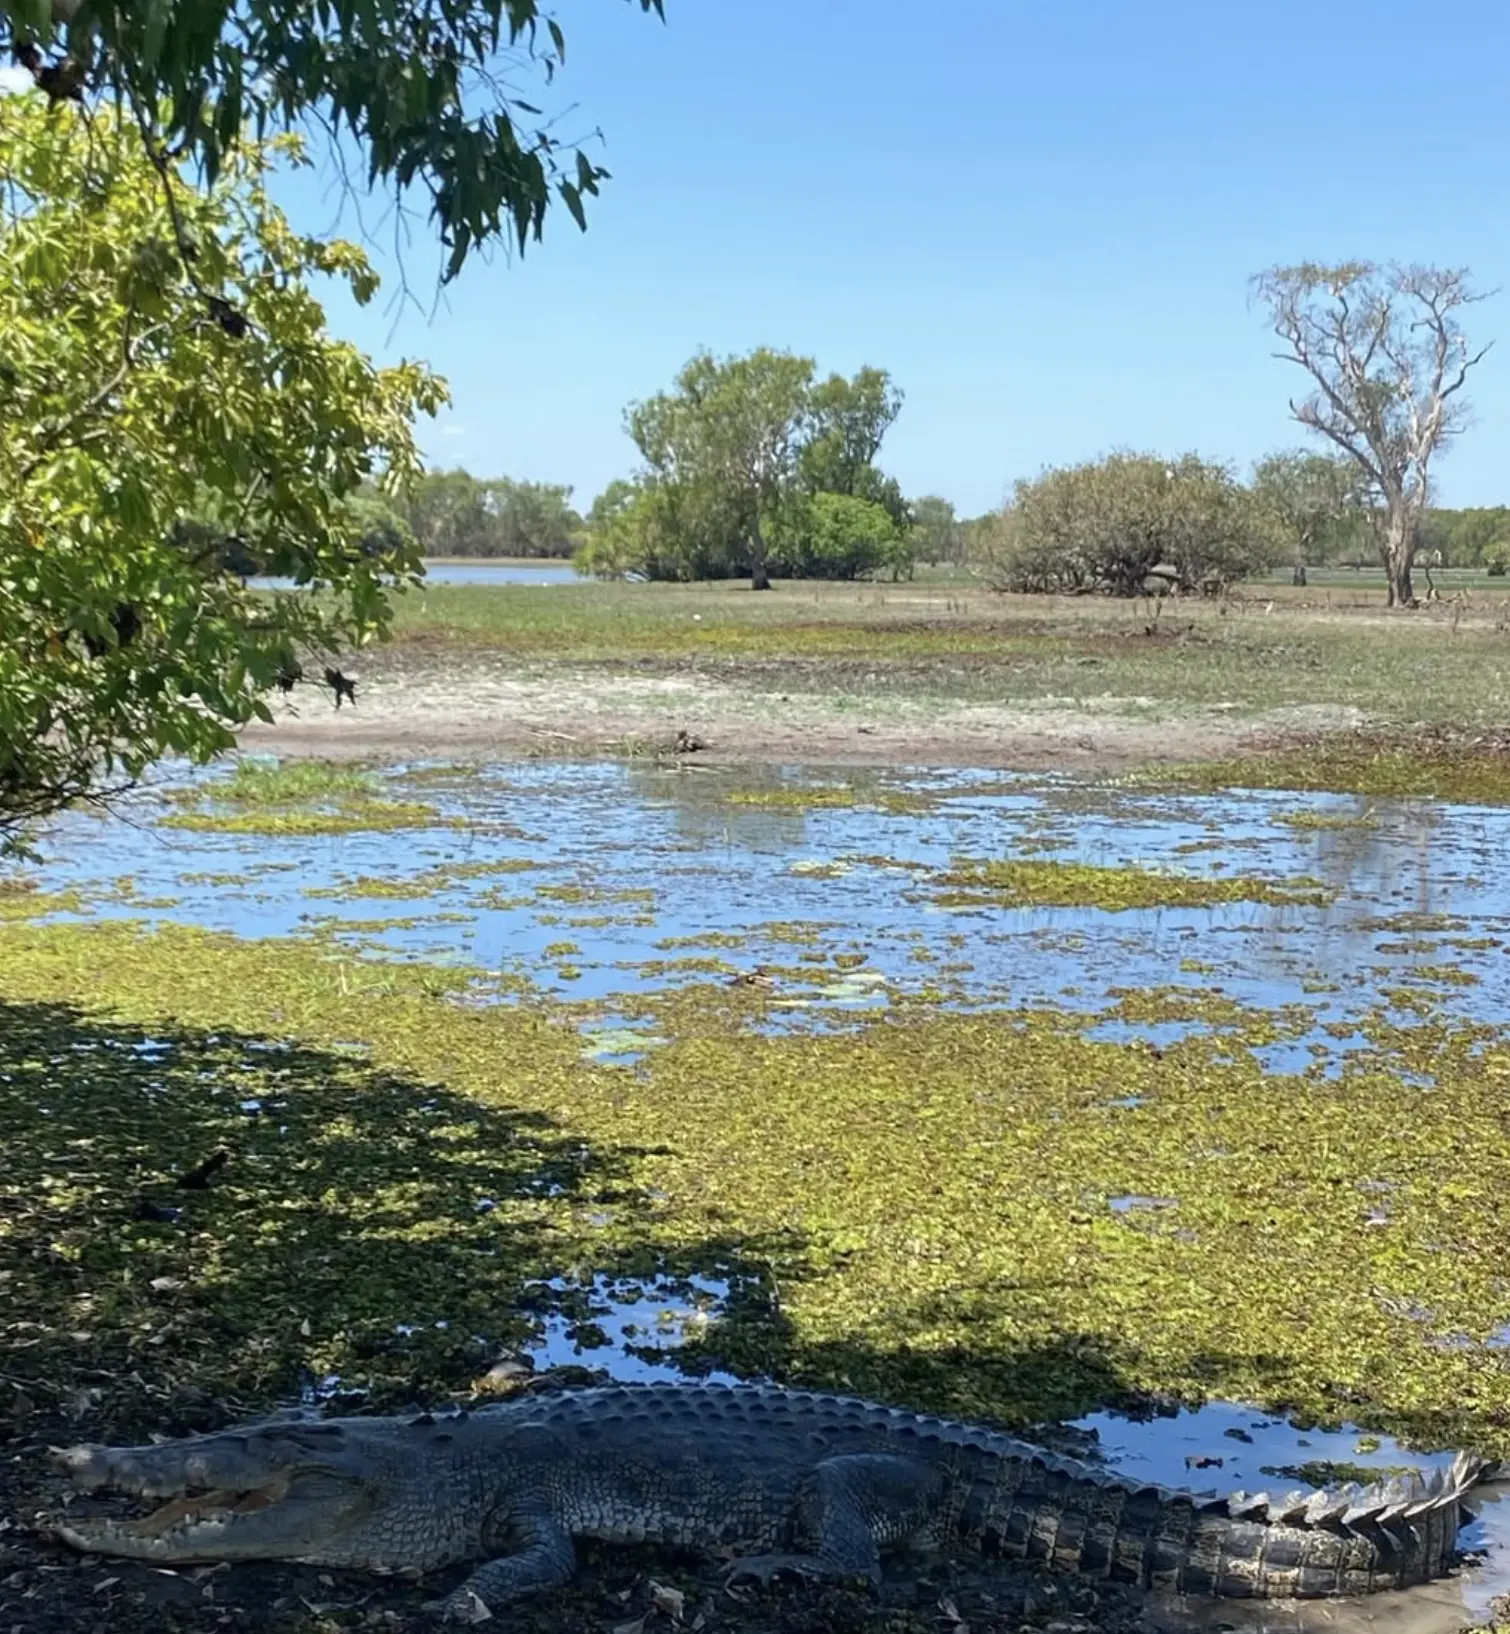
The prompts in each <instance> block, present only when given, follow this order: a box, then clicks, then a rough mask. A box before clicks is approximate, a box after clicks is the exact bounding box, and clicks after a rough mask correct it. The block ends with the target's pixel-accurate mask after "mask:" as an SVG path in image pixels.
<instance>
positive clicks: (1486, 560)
mask: <svg viewBox="0 0 1510 1634" xmlns="http://www.w3.org/2000/svg"><path fill="white" fill-rule="evenodd" d="M1421 549H1422V550H1425V551H1440V552H1441V553H1442V565H1443V566H1444V567H1492V566H1494V565H1495V564H1496V563H1498V564H1500V565H1501V568H1502V569H1503V566H1504V565H1505V564H1507V563H1510V505H1485V506H1481V507H1476V508H1475V507H1470V508H1468V509H1464V510H1445V509H1432V510H1428V511H1427V512H1426V513H1425V515H1424V516H1422V518H1421Z"/></svg>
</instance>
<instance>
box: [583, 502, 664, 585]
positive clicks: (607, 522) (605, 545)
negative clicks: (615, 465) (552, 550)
mask: <svg viewBox="0 0 1510 1634" xmlns="http://www.w3.org/2000/svg"><path fill="white" fill-rule="evenodd" d="M660 498H661V496H660V495H659V494H657V493H655V492H653V491H652V490H651V489H649V488H647V487H645V486H644V485H642V484H640V483H634V482H626V481H625V480H624V479H623V478H616V479H615V480H614V481H613V482H611V483H609V485H608V486H607V488H605V489H604V490H603V492H602V493H601V494H599V495H598V497H597V498H596V499H595V500H594V501H593V503H592V509H591V510H590V511H589V512H588V515H587V529H586V534H585V537H584V538H583V540H582V542H581V543H580V544H579V545H578V546H577V549H576V551H575V553H574V554H573V556H572V565H573V566H574V567H575V568H576V570H577V572H578V573H581V574H583V575H584V576H586V577H588V578H594V579H623V578H627V577H628V576H629V575H630V574H631V573H647V572H648V568H649V565H650V562H651V559H652V557H653V555H654V552H655V546H656V534H657V530H658V527H659V524H660V514H659V512H660Z"/></svg>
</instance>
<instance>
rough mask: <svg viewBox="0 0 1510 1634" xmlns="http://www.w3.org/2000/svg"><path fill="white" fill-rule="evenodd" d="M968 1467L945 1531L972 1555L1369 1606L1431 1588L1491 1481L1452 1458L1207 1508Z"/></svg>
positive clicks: (1148, 1490)
mask: <svg viewBox="0 0 1510 1634" xmlns="http://www.w3.org/2000/svg"><path fill="white" fill-rule="evenodd" d="M977 1458H978V1466H977V1467H976V1468H973V1469H972V1468H970V1467H969V1466H970V1465H971V1464H975V1463H976V1462H977ZM977 1458H970V1457H968V1456H967V1459H966V1462H965V1466H964V1467H963V1468H962V1469H961V1474H962V1475H964V1476H965V1477H966V1479H965V1481H964V1483H963V1488H962V1494H961V1496H962V1502H961V1503H960V1504H959V1506H958V1510H957V1516H956V1520H957V1529H958V1531H959V1534H960V1538H961V1541H962V1542H963V1543H965V1544H966V1545H967V1546H968V1547H971V1548H973V1549H975V1550H976V1551H977V1552H979V1553H980V1554H982V1555H987V1556H990V1555H1002V1556H1005V1557H1008V1558H1012V1559H1018V1560H1030V1561H1038V1562H1041V1563H1042V1564H1043V1565H1045V1566H1047V1567H1049V1568H1050V1569H1052V1570H1055V1571H1059V1572H1063V1573H1066V1574H1072V1575H1078V1576H1084V1577H1092V1578H1106V1579H1112V1580H1115V1581H1120V1582H1128V1583H1136V1584H1139V1585H1140V1586H1142V1587H1144V1588H1156V1589H1172V1590H1177V1591H1179V1592H1182V1593H1187V1594H1206V1595H1216V1596H1221V1597H1225V1598H1232V1599H1250V1598H1261V1599H1268V1598H1278V1597H1294V1598H1297V1599H1315V1598H1320V1597H1323V1596H1330V1595H1358V1594H1372V1593H1375V1592H1377V1591H1379V1590H1383V1589H1395V1588H1406V1587H1409V1586H1410V1585H1411V1584H1415V1583H1425V1582H1429V1581H1431V1580H1432V1579H1433V1578H1437V1577H1442V1576H1444V1575H1445V1574H1446V1573H1447V1571H1448V1570H1449V1568H1450V1567H1451V1564H1452V1560H1453V1557H1454V1554H1455V1552H1456V1549H1457V1538H1458V1528H1459V1527H1460V1525H1462V1523H1463V1522H1464V1520H1465V1519H1469V1518H1471V1516H1470V1514H1469V1512H1468V1510H1467V1507H1466V1498H1467V1494H1468V1493H1469V1491H1470V1490H1471V1489H1472V1488H1473V1487H1474V1486H1476V1485H1478V1484H1479V1483H1480V1482H1481V1481H1484V1480H1488V1479H1490V1478H1491V1477H1493V1476H1495V1475H1496V1474H1498V1473H1499V1465H1498V1464H1496V1463H1490V1462H1488V1461H1486V1460H1484V1459H1480V1458H1476V1457H1474V1456H1472V1455H1470V1454H1467V1453H1460V1454H1459V1455H1458V1457H1457V1458H1456V1459H1454V1461H1453V1463H1452V1465H1451V1467H1450V1468H1448V1469H1445V1470H1435V1471H1433V1472H1432V1473H1431V1474H1430V1475H1427V1476H1421V1475H1409V1476H1404V1477H1397V1478H1392V1479H1390V1480H1386V1481H1381V1482H1378V1483H1377V1484H1375V1485H1371V1486H1359V1485H1356V1484H1351V1485H1348V1486H1337V1487H1324V1488H1316V1489H1310V1490H1307V1489H1304V1488H1302V1489H1301V1490H1299V1491H1295V1492H1288V1493H1285V1494H1284V1495H1283V1496H1271V1495H1270V1494H1269V1493H1267V1492H1260V1493H1253V1494H1249V1493H1244V1492H1233V1493H1229V1494H1227V1495H1225V1496H1217V1495H1215V1494H1214V1493H1195V1492H1186V1491H1182V1490H1179V1489H1176V1488H1172V1487H1163V1486H1155V1485H1148V1486H1132V1485H1129V1484H1128V1483H1127V1482H1126V1480H1125V1478H1123V1477H1121V1476H1119V1475H1117V1474H1115V1473H1113V1472H1112V1471H1110V1470H1100V1469H1095V1468H1092V1467H1090V1466H1087V1465H1085V1464H1082V1463H1079V1462H1078V1461H1075V1460H1072V1459H1060V1458H1056V1457H1054V1456H1053V1455H1045V1456H1042V1457H1033V1458H1021V1457H1006V1458H1003V1457H1001V1456H1000V1455H993V1454H989V1453H986V1452H985V1451H984V1449H981V1450H979V1452H978V1454H977Z"/></svg>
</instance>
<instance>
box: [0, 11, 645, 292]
mask: <svg viewBox="0 0 1510 1634" xmlns="http://www.w3.org/2000/svg"><path fill="white" fill-rule="evenodd" d="M637 3H638V5H639V6H640V9H641V10H642V11H644V12H647V13H651V12H653V13H655V14H656V15H657V16H661V15H663V9H662V8H663V0H637ZM542 27H543V31H544V32H543V34H542ZM6 46H9V47H10V48H11V51H12V52H13V54H14V55H15V56H16V58H17V59H18V60H19V61H21V62H22V63H24V64H25V66H26V67H28V68H29V69H30V70H31V72H32V74H33V76H34V78H35V79H36V81H37V83H38V85H39V86H41V87H42V88H43V89H44V90H46V91H47V93H48V94H49V95H50V96H53V97H56V98H78V99H80V100H86V99H92V98H93V97H95V96H96V95H100V94H106V95H108V96H109V98H111V99H112V100H114V99H116V98H120V99H123V100H124V101H125V103H126V104H127V106H129V108H130V109H131V112H132V115H133V118H134V119H135V120H136V122H137V128H138V131H139V134H140V136H141V138H142V140H143V142H144V145H145V151H146V152H147V153H148V154H149V155H150V156H151V157H152V158H153V159H154V160H155V161H156V162H159V163H162V162H165V161H164V158H163V156H165V155H167V154H169V153H172V152H177V151H183V152H186V153H188V154H189V155H191V156H193V157H194V158H196V159H197V160H200V161H202V165H203V175H204V178H205V181H206V182H207V183H208V184H209V185H213V184H214V182H215V179H216V177H217V176H218V174H219V172H220V170H221V168H222V166H224V164H225V163H226V162H227V159H228V158H229V156H230V155H231V154H232V153H234V152H235V150H236V148H237V146H238V144H239V143H240V142H241V141H242V140H243V131H244V129H245V128H246V126H247V124H248V123H250V124H251V126H252V127H253V128H254V130H255V132H256V137H257V139H258V140H260V139H261V138H262V137H263V136H264V135H265V134H266V132H267V130H268V129H269V128H270V127H273V126H278V127H281V128H283V129H289V130H291V129H294V128H296V127H299V126H301V125H303V124H305V123H307V122H308V121H309V120H311V119H313V120H315V121H317V122H319V123H320V124H321V125H323V126H324V128H325V129H326V130H327V131H328V132H329V133H330V134H331V136H332V137H333V138H334V139H335V140H336V141H340V140H343V139H345V140H349V141H353V142H355V144H356V146H357V148H358V150H359V151H360V152H361V154H362V156H363V157H364V158H365V160H366V163H367V169H368V176H367V181H368V184H369V185H372V184H373V183H376V182H378V181H382V182H384V183H387V184H389V185H391V186H392V187H393V188H394V189H395V190H396V192H398V193H399V194H403V193H404V192H405V191H406V190H407V189H408V188H409V187H410V186H411V185H412V184H419V185H420V186H422V187H423V188H424V190H425V191H426V192H427V193H428V195H429V201H430V216H431V220H432V221H433V222H434V224H435V225H436V227H437V228H438V230H439V235H440V239H441V242H442V244H443V245H444V246H445V247H446V248H447V250H448V251H449V252H450V253H449V258H448V261H447V264H446V269H445V275H446V277H447V278H450V277H454V276H455V274H456V273H457V272H459V271H460V269H461V267H462V264H463V263H464V262H465V260H466V258H467V255H468V253H469V252H470V251H471V250H472V248H473V247H474V246H476V245H480V244H485V243H487V242H489V241H490V240H494V239H497V238H499V237H501V236H503V235H504V234H509V235H511V236H512V239H513V241H514V242H515V243H516V244H517V246H518V247H519V249H520V250H521V251H522V250H523V249H524V247H525V245H526V243H527V242H528V240H529V239H530V238H531V237H532V236H533V237H534V238H536V239H538V238H539V237H540V234H541V230H542V227H543V224H544V220H545V216H546V212H547V209H548V208H549V206H550V203H551V200H552V196H553V195H554V196H555V197H556V198H559V199H560V201H561V202H562V203H563V204H565V206H566V208H567V209H568V210H569V211H570V213H571V214H572V216H573V217H574V218H575V219H576V221H577V224H578V226H582V227H585V225H586V220H585V214H584V207H583V198H584V196H586V195H590V194H596V193H597V192H598V189H599V184H600V183H601V182H602V181H604V180H605V179H606V178H607V176H608V172H607V171H606V170H604V169H603V168H602V167H601V166H599V165H597V164H595V163H594V162H592V161H591V160H590V159H589V158H588V156H587V154H586V152H585V151H584V150H583V149H582V148H581V147H580V146H575V147H574V146H569V145H563V144H562V143H561V142H560V141H559V139H558V138H557V137H555V136H553V135H552V134H551V132H550V129H549V127H548V122H546V121H545V119H544V116H543V115H542V114H541V111H540V109H539V108H538V107H536V106H535V105H534V104H532V103H530V102H527V101H525V100H524V98H523V97H522V96H520V95H519V94H518V93H517V91H515V90H514V89H513V87H512V86H511V85H510V83H509V82H508V80H507V79H506V78H505V77H504V75H503V74H502V73H501V71H500V68H501V66H503V67H507V66H509V65H510V64H503V65H500V62H499V57H500V54H501V53H503V54H506V55H507V56H508V57H509V58H510V59H511V65H512V66H513V67H514V68H515V69H517V68H519V67H521V66H525V67H532V68H534V69H536V70H537V71H538V72H539V73H540V74H541V75H542V76H543V77H544V79H545V80H546V81H547V82H549V81H550V80H551V79H552V78H553V77H554V75H555V72H556V70H557V68H558V67H559V66H560V65H561V63H562V61H563V59H564V57H565V53H566V41H565V37H564V35H563V33H562V30H561V27H560V25H559V23H557V22H556V21H555V19H554V18H552V17H549V16H546V15H543V13H542V9H541V6H540V3H539V0H426V4H424V5H423V6H416V5H414V4H412V3H410V0H0V48H3V47H6ZM532 120H539V121H541V122H540V123H539V124H537V125H536V126H535V128H533V129H527V128H525V122H527V121H532Z"/></svg>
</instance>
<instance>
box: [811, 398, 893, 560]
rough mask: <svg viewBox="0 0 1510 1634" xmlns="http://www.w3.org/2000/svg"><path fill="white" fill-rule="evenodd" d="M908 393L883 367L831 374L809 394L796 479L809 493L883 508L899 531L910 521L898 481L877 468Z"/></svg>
mask: <svg viewBox="0 0 1510 1634" xmlns="http://www.w3.org/2000/svg"><path fill="white" fill-rule="evenodd" d="M904 401H905V397H904V394H903V392H902V390H901V388H900V387H899V386H895V385H893V384H892V380H891V376H890V375H888V374H887V372H886V371H885V370H884V369H875V368H869V367H866V368H863V369H860V370H859V371H858V372H857V373H856V374H855V376H854V378H853V379H852V380H846V379H845V378H844V376H843V375H842V374H831V375H830V376H829V377H828V379H827V380H824V381H820V382H819V383H818V384H816V385H815V386H814V387H813V388H812V390H811V391H810V392H809V393H808V403H807V437H806V440H805V442H804V443H803V446H802V452H801V455H800V456H799V459H798V477H799V480H800V482H801V485H802V487H803V489H804V490H805V491H806V492H807V493H809V494H844V495H847V496H848V497H849V498H851V499H860V500H865V501H866V502H868V503H869V504H872V505H879V506H880V507H881V508H882V510H884V511H885V512H886V513H887V515H888V516H889V517H890V518H891V520H892V524H893V526H894V527H895V528H897V529H899V530H900V529H905V528H906V527H907V526H908V525H909V523H910V522H911V516H910V514H909V511H908V508H907V501H906V499H904V498H903V496H902V490H901V487H900V486H899V484H898V483H897V480H896V478H895V477H889V476H887V475H886V474H885V473H884V472H882V471H880V470H878V469H877V468H876V463H875V462H876V456H877V455H878V454H879V453H880V452H881V443H882V442H883V441H884V439H885V436H886V433H887V431H888V430H890V428H891V427H892V425H893V424H895V422H896V418H897V416H898V415H899V414H900V413H901V412H902V404H903V402H904Z"/></svg>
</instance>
